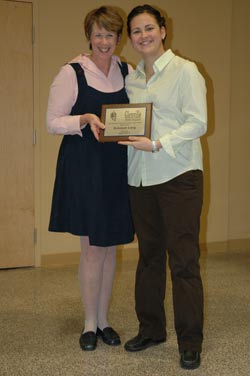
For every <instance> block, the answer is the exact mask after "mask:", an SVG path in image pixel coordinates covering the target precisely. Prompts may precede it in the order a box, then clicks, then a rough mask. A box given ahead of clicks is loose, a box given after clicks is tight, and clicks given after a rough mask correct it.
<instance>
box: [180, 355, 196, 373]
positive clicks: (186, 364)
mask: <svg viewBox="0 0 250 376" xmlns="http://www.w3.org/2000/svg"><path fill="white" fill-rule="evenodd" d="M180 364H181V367H182V368H184V369H195V368H198V367H199V366H200V364H201V358H200V353H199V352H198V351H183V352H182V353H181V358H180Z"/></svg>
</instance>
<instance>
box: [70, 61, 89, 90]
mask: <svg viewBox="0 0 250 376" xmlns="http://www.w3.org/2000/svg"><path fill="white" fill-rule="evenodd" d="M69 65H71V66H72V68H73V69H74V71H75V72H76V77H77V80H78V78H81V79H83V80H84V83H85V84H86V85H87V80H86V77H85V73H84V70H83V69H82V67H81V65H80V64H79V63H70V64H69Z"/></svg>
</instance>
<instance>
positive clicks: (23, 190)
mask: <svg viewBox="0 0 250 376" xmlns="http://www.w3.org/2000/svg"><path fill="white" fill-rule="evenodd" d="M33 169H34V146H33V58H32V4H31V3H25V2H16V1H6V0H0V268H12V267H21V266H32V265H34V171H33Z"/></svg>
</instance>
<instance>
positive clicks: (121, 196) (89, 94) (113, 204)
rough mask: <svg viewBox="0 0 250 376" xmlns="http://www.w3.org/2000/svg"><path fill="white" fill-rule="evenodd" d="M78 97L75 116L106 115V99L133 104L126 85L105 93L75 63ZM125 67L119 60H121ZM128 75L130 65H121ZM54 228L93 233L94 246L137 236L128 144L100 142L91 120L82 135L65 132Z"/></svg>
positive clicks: (56, 186)
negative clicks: (102, 109)
mask: <svg viewBox="0 0 250 376" xmlns="http://www.w3.org/2000/svg"><path fill="white" fill-rule="evenodd" d="M71 66H72V68H73V69H74V70H75V72H76V76H77V82H78V97H77V100H76V103H75V105H74V106H73V108H72V110H71V115H79V114H84V113H94V114H96V115H97V116H100V114H101V105H102V104H114V103H128V97H127V95H126V92H125V89H124V88H122V89H121V90H119V91H117V92H113V93H103V92H100V91H98V90H96V89H94V88H92V87H90V86H88V84H87V81H86V77H85V74H84V70H83V69H82V67H81V66H80V64H78V63H72V64H71ZM119 66H120V65H119ZM120 69H121V72H122V75H123V78H124V79H125V76H126V75H127V74H128V67H127V64H125V63H122V65H121V66H120ZM49 231H54V232H69V233H71V234H74V235H80V236H88V237H89V242H90V244H91V245H95V246H100V247H108V246H112V245H118V244H126V243H130V242H131V241H133V238H134V228H133V223H132V218H131V212H130V203H129V196H128V182H127V147H126V146H123V145H118V144H117V143H115V142H107V143H99V142H98V141H97V140H96V139H95V137H94V135H93V133H92V132H91V129H90V127H89V125H87V126H86V127H85V128H84V129H83V130H82V137H79V136H78V135H73V136H71V135H65V136H64V137H63V140H62V143H61V146H60V150H59V154H58V160H57V168H56V178H55V184H54V192H53V198H52V207H51V215H50V223H49Z"/></svg>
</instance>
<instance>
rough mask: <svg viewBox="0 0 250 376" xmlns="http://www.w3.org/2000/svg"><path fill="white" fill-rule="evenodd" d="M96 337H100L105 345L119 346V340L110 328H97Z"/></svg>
mask: <svg viewBox="0 0 250 376" xmlns="http://www.w3.org/2000/svg"><path fill="white" fill-rule="evenodd" d="M96 335H97V336H98V337H101V338H102V340H103V342H104V343H106V345H109V346H117V345H120V344H121V340H120V337H119V335H118V333H116V331H115V330H114V329H113V328H111V327H110V326H107V327H106V328H104V329H103V330H101V329H99V328H97V332H96Z"/></svg>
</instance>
